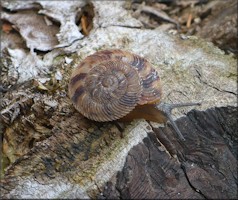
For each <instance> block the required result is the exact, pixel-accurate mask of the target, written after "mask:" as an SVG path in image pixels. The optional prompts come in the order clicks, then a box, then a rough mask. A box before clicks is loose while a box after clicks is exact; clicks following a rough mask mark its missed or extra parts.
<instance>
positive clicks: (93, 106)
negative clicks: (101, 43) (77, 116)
mask: <svg viewBox="0 0 238 200" xmlns="http://www.w3.org/2000/svg"><path fill="white" fill-rule="evenodd" d="M161 88H162V87H161V81H160V78H159V75H158V72H157V71H156V69H155V68H154V67H153V66H152V65H151V64H150V63H149V62H148V61H147V60H146V59H144V58H142V57H140V56H138V55H135V54H133V53H130V52H127V51H122V50H118V49H113V50H101V51H98V52H96V53H94V54H92V55H89V56H88V57H86V58H85V59H84V60H83V61H82V62H81V63H80V64H79V65H78V66H77V67H76V68H75V69H74V70H73V72H72V75H71V78H70V82H69V88H68V89H69V97H70V99H71V100H72V102H73V105H74V107H75V108H76V109H77V110H78V111H79V112H80V113H81V114H82V115H84V116H85V117H86V118H88V119H91V120H94V121H99V122H105V121H114V120H120V121H132V120H133V119H139V118H144V119H145V120H149V121H153V122H159V123H166V122H167V121H169V122H170V123H171V125H172V127H173V128H174V129H175V131H176V133H177V134H178V136H179V138H180V139H181V140H185V138H184V136H183V135H182V133H181V131H180V130H179V128H178V127H177V125H176V123H175V122H174V120H173V118H172V114H171V111H172V109H174V108H178V107H184V106H194V105H200V103H181V104H168V103H162V102H160V100H161V95H162V89H161Z"/></svg>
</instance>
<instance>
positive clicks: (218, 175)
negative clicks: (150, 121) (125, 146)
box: [98, 107, 238, 199]
mask: <svg viewBox="0 0 238 200" xmlns="http://www.w3.org/2000/svg"><path fill="white" fill-rule="evenodd" d="M236 114H237V108H235V107H227V108H225V107H223V108H212V109H208V110H207V111H205V112H200V111H195V110H193V111H191V112H189V113H188V115H187V117H183V118H180V119H179V120H177V123H178V124H179V125H180V129H181V130H182V132H183V133H185V134H186V136H185V137H186V139H187V140H186V142H184V143H180V142H178V141H176V140H171V138H170V140H169V139H168V138H167V137H166V136H161V134H168V132H169V130H165V128H162V129H156V128H155V129H154V132H152V133H150V134H149V135H148V137H146V138H145V139H144V140H143V143H141V144H138V145H137V146H135V147H134V148H133V149H131V151H130V152H129V154H128V156H127V159H126V163H125V165H124V167H123V170H122V171H120V172H118V173H117V175H116V177H115V178H114V179H112V181H110V182H108V183H107V184H106V186H105V188H104V191H103V193H102V195H103V196H100V195H99V196H98V198H102V197H104V198H105V199H144V198H149V199H165V198H166V199H167V198H169V199H179V198H186V199H192V198H196V199H211V198H215V199H231V198H237V197H238V196H237V150H238V148H237V147H238V146H237V145H238V134H237V122H236ZM162 132H163V133H162Z"/></svg>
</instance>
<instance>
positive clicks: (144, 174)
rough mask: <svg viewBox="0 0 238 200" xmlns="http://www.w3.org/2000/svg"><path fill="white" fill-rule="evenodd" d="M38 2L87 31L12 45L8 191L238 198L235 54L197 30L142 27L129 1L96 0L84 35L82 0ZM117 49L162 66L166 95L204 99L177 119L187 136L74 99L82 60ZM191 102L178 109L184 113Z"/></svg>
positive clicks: (4, 186)
mask: <svg viewBox="0 0 238 200" xmlns="http://www.w3.org/2000/svg"><path fill="white" fill-rule="evenodd" d="M5 2H6V3H4V4H3V5H4V6H6V7H5V8H6V11H7V12H8V10H13V11H15V10H14V9H16V10H18V9H20V10H22V9H23V8H24V6H23V5H21V3H19V2H20V1H17V2H16V1H13V3H10V2H7V1H5ZM37 2H38V3H37V4H34V3H33V5H38V6H39V5H41V9H40V10H38V11H40V13H41V14H43V15H44V14H45V17H47V16H48V17H49V16H50V17H52V18H54V19H58V18H60V19H62V20H63V21H62V22H64V19H66V21H68V20H67V19H69V18H70V20H69V21H68V22H70V24H71V25H72V26H71V28H72V30H74V29H77V32H76V33H77V34H76V36H77V37H75V34H74V32H73V31H71V30H70V31H69V30H68V29H67V28H64V30H65V29H66V33H67V34H69V35H67V34H64V33H63V32H61V34H59V35H58V36H62V37H63V38H62V39H63V40H62V41H61V44H64V45H65V46H64V45H62V46H61V47H62V48H59V49H57V48H54V47H52V48H53V49H52V51H50V52H45V54H44V55H42V56H41V54H40V52H34V51H31V52H28V51H29V49H27V50H26V49H22V47H20V46H18V47H16V46H14V48H13V49H11V48H9V47H8V48H7V51H6V52H4V53H5V54H6V55H7V56H4V58H5V60H4V61H3V63H4V70H3V73H2V74H1V78H3V80H1V81H2V83H5V84H6V86H7V90H6V91H4V90H1V89H0V134H2V135H3V152H4V155H5V156H6V157H7V160H8V161H9V163H8V165H9V166H8V168H7V169H6V172H5V176H4V177H3V178H2V180H1V183H0V192H1V194H0V195H1V198H83V199H85V198H122V199H124V198H216V197H217V198H236V197H237V192H236V191H237V173H236V165H237V160H236V157H237V132H236V129H237V125H236V121H235V116H236V111H237V110H236V100H237V99H236V95H237V88H236V78H237V71H236V60H235V59H234V57H233V55H232V54H231V55H225V54H224V52H223V51H221V50H219V49H218V48H216V47H215V46H213V45H212V44H211V43H207V42H205V41H204V40H201V39H199V38H196V37H187V36H173V35H171V34H168V33H164V32H161V31H159V30H142V29H141V23H140V22H139V21H138V20H136V19H135V18H133V17H132V16H131V15H130V14H129V13H128V11H127V10H125V9H124V7H123V4H124V2H122V1H108V2H105V1H103V2H98V1H92V5H93V6H92V9H91V10H92V12H93V13H94V14H95V17H94V18H93V29H92V30H91V31H90V33H89V35H87V36H83V38H82V36H81V35H80V34H81V33H80V34H79V30H78V28H77V25H76V24H75V18H74V17H72V16H76V15H77V14H76V13H78V10H77V9H76V8H77V6H70V5H69V4H68V3H67V5H68V6H69V7H68V8H70V9H73V12H63V11H64V10H65V9H64V7H63V4H61V6H57V4H58V3H53V2H52V4H50V5H49V7H48V4H47V5H46V3H44V1H37ZM71 3H72V4H73V3H74V2H73V1H72V2H71ZM79 3H80V2H78V1H75V5H78V4H79ZM5 4H6V5H5ZM18 4H19V5H18ZM24 4H25V3H24ZM26 5H27V6H29V5H28V4H27V3H26ZM31 5H32V3H31ZM12 6H13V7H12ZM22 6H23V7H22ZM54 6H55V7H54ZM56 7H57V8H58V9H59V10H55V8H56ZM28 8H29V7H28ZM111 8H113V9H111ZM25 9H27V8H25ZM60 9H61V10H60ZM53 11H55V12H53ZM70 11H72V10H70ZM9 12H10V11H9ZM19 12H20V11H19ZM36 12H37V10H36ZM53 14H56V16H55V15H53ZM11 15H15V13H14V12H13V13H11ZM64 15H67V16H66V18H64V17H63V16H64ZM38 17H39V16H38ZM48 20H49V19H48ZM23 21H24V19H23ZM12 23H13V21H12ZM62 24H64V23H62ZM61 28H62V27H61ZM34 30H35V29H34ZM36 30H37V29H36ZM20 33H21V32H20ZM70 33H72V35H70ZM19 36H20V34H19ZM64 36H65V37H64ZM68 36H69V37H68ZM43 38H44V37H43ZM71 43H72V44H71ZM21 46H22V45H21ZM63 47H65V48H63ZM111 48H119V49H124V50H128V51H131V52H133V53H136V54H138V55H140V56H143V57H145V58H146V59H148V61H149V62H151V63H152V64H153V65H154V66H155V67H157V68H158V71H159V75H160V77H161V81H162V85H163V99H162V101H164V102H168V103H169V102H173V103H178V102H197V101H199V102H200V101H203V100H204V101H203V104H202V106H201V107H199V108H196V109H201V111H198V110H196V111H195V110H194V111H191V112H189V113H188V115H187V116H186V117H182V118H179V119H178V120H177V123H178V125H179V128H180V130H181V131H182V132H183V134H184V136H185V138H186V142H181V141H179V140H178V138H177V137H176V134H175V133H174V130H173V129H172V128H170V127H169V126H168V127H164V128H161V127H158V125H156V124H154V123H150V122H147V121H144V120H138V121H134V122H132V123H130V124H119V123H116V122H107V123H97V122H92V121H89V120H87V119H85V118H84V117H82V116H81V115H80V114H79V113H78V112H77V111H76V110H75V109H74V108H73V106H72V102H70V99H69V98H68V96H67V93H68V91H67V86H68V82H69V76H70V73H71V70H72V68H73V67H76V66H77V65H78V63H79V62H80V61H82V59H83V58H85V57H86V56H88V55H89V54H92V53H94V52H95V51H98V50H101V49H111ZM24 52H25V53H24ZM26 52H27V53H26ZM75 52H76V53H75ZM41 53H43V52H41ZM28 54H29V55H30V56H29V55H28ZM66 54H68V55H67V56H68V57H66ZM62 55H63V56H62ZM57 56H58V57H57ZM72 60H74V61H72ZM10 61H11V62H10ZM71 61H72V63H71ZM5 69H6V70H5ZM13 80H14V82H16V84H14V85H13V86H12V82H13ZM19 84H22V85H19ZM211 107H214V108H211ZM208 108H211V109H208ZM207 109H208V110H207ZM205 110H206V111H205ZM187 111H188V110H185V109H184V110H182V109H181V110H179V111H178V110H175V112H174V116H175V117H176V118H178V117H181V116H182V115H183V114H184V113H186V112H187Z"/></svg>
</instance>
